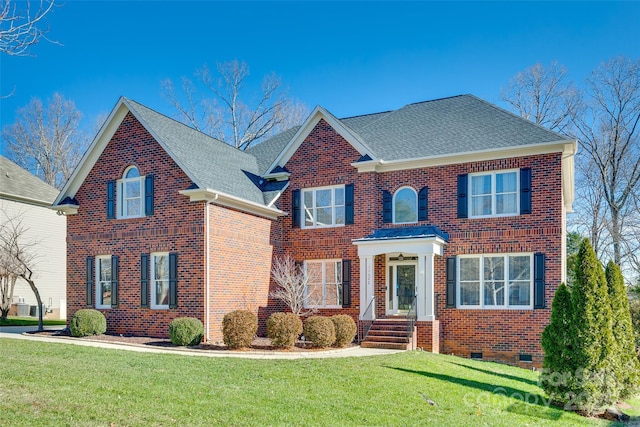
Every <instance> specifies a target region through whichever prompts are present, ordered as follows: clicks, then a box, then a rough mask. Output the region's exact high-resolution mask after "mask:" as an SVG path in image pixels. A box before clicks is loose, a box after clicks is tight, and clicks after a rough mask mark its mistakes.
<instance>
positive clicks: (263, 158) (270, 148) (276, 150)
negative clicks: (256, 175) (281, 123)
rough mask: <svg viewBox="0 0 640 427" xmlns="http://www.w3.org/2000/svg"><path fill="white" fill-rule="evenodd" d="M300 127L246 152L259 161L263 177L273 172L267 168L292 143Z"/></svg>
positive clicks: (282, 133) (293, 128)
mask: <svg viewBox="0 0 640 427" xmlns="http://www.w3.org/2000/svg"><path fill="white" fill-rule="evenodd" d="M298 129H300V126H295V127H292V128H291V129H288V130H286V131H284V132H281V133H279V134H278V135H276V136H274V137H273V138H270V139H268V140H266V141H263V142H261V143H260V144H257V145H254V146H253V147H250V148H249V149H248V150H247V151H246V152H247V153H249V154H251V155H253V156H255V157H256V159H257V161H258V168H259V170H260V173H261V174H262V175H266V174H267V173H269V172H271V171H268V170H267V168H268V167H269V166H271V164H272V163H273V161H274V160H275V159H276V157H278V154H280V152H281V151H282V150H283V149H284V147H285V146H286V145H287V144H288V143H289V141H291V138H293V136H294V135H295V134H296V132H298Z"/></svg>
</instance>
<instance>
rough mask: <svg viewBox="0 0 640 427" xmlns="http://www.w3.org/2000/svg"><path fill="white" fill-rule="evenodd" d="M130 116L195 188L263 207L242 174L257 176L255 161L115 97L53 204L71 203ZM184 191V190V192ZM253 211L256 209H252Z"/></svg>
mask: <svg viewBox="0 0 640 427" xmlns="http://www.w3.org/2000/svg"><path fill="white" fill-rule="evenodd" d="M128 113H131V114H132V115H133V116H134V117H135V118H136V120H138V121H139V122H140V123H141V124H142V125H143V126H144V128H145V129H146V130H147V131H148V132H149V133H150V134H151V136H152V137H153V138H154V140H155V141H156V142H157V143H158V144H160V146H161V147H162V148H163V149H164V150H165V151H166V152H167V154H168V155H169V156H170V157H171V158H172V159H173V160H174V161H175V163H176V164H177V165H178V166H179V167H180V168H181V169H182V170H183V171H184V173H185V174H186V175H187V176H188V177H189V179H191V181H192V182H193V183H194V186H192V187H193V188H191V190H193V189H194V188H198V189H201V190H203V191H209V192H215V193H220V194H223V195H225V196H230V197H231V198H233V199H234V200H235V201H236V202H234V203H236V204H237V203H240V204H241V203H242V200H245V201H247V202H249V203H250V204H251V205H252V206H254V205H262V206H264V205H265V201H264V195H263V194H262V191H261V189H260V188H259V187H257V186H256V185H255V184H254V183H253V182H252V180H251V179H249V178H248V177H247V175H246V174H245V172H249V173H252V174H258V173H259V170H258V163H257V160H256V158H255V157H254V156H252V155H250V154H248V153H245V152H243V151H240V150H238V149H236V148H234V147H231V146H229V145H228V144H226V143H224V142H222V141H219V140H216V139H214V138H211V137H210V136H208V135H205V134H203V133H201V132H199V131H196V130H195V129H192V128H190V127H188V126H186V125H184V124H182V123H180V122H178V121H176V120H173V119H171V118H169V117H166V116H164V115H162V114H160V113H157V112H156V111H153V110H151V109H149V108H147V107H145V106H143V105H141V104H139V103H137V102H135V101H132V100H129V99H126V98H124V97H123V98H120V99H119V100H118V102H117V104H116V106H115V108H114V109H113V111H112V112H111V114H110V115H109V117H108V118H107V120H106V121H105V124H104V125H103V126H102V128H101V129H100V131H99V132H98V134H97V135H96V137H95V138H94V140H93V141H92V143H91V145H90V146H89V148H88V149H87V152H86V153H85V155H84V156H83V158H82V160H81V161H80V164H79V165H78V166H77V167H76V169H75V170H74V172H73V175H72V176H71V178H70V179H69V181H68V182H67V184H66V185H65V187H64V188H63V190H62V192H61V193H60V195H59V196H58V198H57V199H56V201H55V204H56V205H57V204H60V203H61V201H63V200H64V199H65V198H67V197H71V198H73V197H74V196H75V194H76V192H77V191H78V190H79V188H80V186H81V185H82V182H84V180H85V179H86V177H87V175H88V174H89V172H90V171H91V169H92V168H93V166H94V165H95V164H96V162H97V161H98V159H99V158H100V155H101V154H102V152H103V151H104V149H105V147H106V146H107V144H108V143H109V141H110V140H111V138H112V137H113V135H114V133H115V132H116V130H117V129H118V127H119V126H120V124H121V123H122V121H123V120H124V118H125V117H126V115H127V114H128ZM185 190H187V189H185ZM254 207H255V206H254Z"/></svg>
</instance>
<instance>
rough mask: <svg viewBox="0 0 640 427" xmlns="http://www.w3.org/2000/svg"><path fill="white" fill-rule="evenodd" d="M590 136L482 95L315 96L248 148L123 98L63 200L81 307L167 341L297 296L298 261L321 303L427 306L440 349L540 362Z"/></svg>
mask: <svg viewBox="0 0 640 427" xmlns="http://www.w3.org/2000/svg"><path fill="white" fill-rule="evenodd" d="M576 147H577V141H576V140H572V139H567V138H566V137H564V136H562V135H559V134H556V133H553V132H551V131H549V130H547V129H544V128H542V127H540V126H537V125H535V124H533V123H531V122H529V121H527V120H524V119H522V118H520V117H517V116H515V115H513V114H511V113H508V112H506V111H504V110H502V109H500V108H498V107H496V106H494V105H492V104H489V103H487V102H485V101H483V100H481V99H478V98H476V97H474V96H472V95H463V96H456V97H451V98H445V99H439V100H434V101H427V102H422V103H416V104H411V105H407V106H405V107H403V108H400V109H398V110H395V111H389V112H383V113H377V114H370V115H364V116H358V117H351V118H346V119H337V118H336V117H334V116H333V115H332V114H331V113H329V112H328V111H327V110H325V109H324V108H322V107H316V108H315V109H314V111H313V112H312V113H311V115H310V116H309V117H308V118H307V119H306V121H305V122H304V123H303V124H302V125H301V126H300V127H296V128H294V129H290V130H289V131H285V132H283V133H281V134H279V135H277V136H275V137H274V138H272V139H270V140H268V141H265V142H262V143H261V144H258V145H256V146H255V147H252V148H251V149H249V150H248V151H246V152H242V151H238V150H236V149H235V148H232V147H230V146H228V145H226V144H224V143H222V142H220V141H217V140H214V139H212V138H210V137H208V136H206V135H204V134H202V133H199V132H197V131H195V130H193V129H191V128H189V127H187V126H184V125H182V124H180V123H178V122H176V121H174V120H172V119H170V118H167V117H165V116H163V115H161V114H159V113H157V112H154V111H152V110H150V109H148V108H146V107H144V106H142V105H140V104H138V103H136V102H133V101H131V100H128V99H125V98H121V99H120V100H119V101H118V103H117V105H116V107H115V109H114V110H113V112H112V113H111V115H110V116H109V118H108V119H107V122H106V124H105V125H104V126H103V128H102V129H101V130H100V132H99V134H98V135H97V137H96V138H95V140H94V141H93V143H92V145H91V146H90V148H89V150H88V151H87V153H86V154H85V156H84V158H83V160H82V161H81V163H80V165H79V166H78V168H77V169H76V171H75V172H74V175H73V176H72V178H71V179H70V181H69V182H68V183H67V185H66V186H65V188H64V189H63V190H62V192H61V193H60V195H59V196H58V199H57V200H56V201H55V203H54V206H53V207H54V208H55V209H57V210H59V211H60V212H62V213H65V214H66V215H68V235H67V236H68V237H67V241H68V245H69V254H70V255H69V258H68V298H69V311H70V314H71V315H72V314H73V313H74V312H75V311H76V310H78V309H80V308H84V307H95V308H98V309H100V310H102V311H103V312H104V313H105V315H106V317H107V324H108V329H109V331H110V332H115V333H131V334H140V335H150V336H166V335H167V329H168V324H169V322H170V321H171V320H172V319H173V318H175V317H178V316H194V317H197V318H199V319H201V320H202V321H203V323H204V324H205V335H206V337H205V338H206V339H207V340H211V341H220V340H221V321H222V317H223V316H224V314H225V313H227V312H229V311H232V310H234V309H250V310H254V311H255V312H256V313H258V315H259V316H260V319H261V324H263V323H264V320H265V319H266V317H267V316H268V315H269V314H270V313H271V312H273V311H278V310H282V309H283V307H282V306H281V305H280V304H279V303H278V302H276V301H273V300H270V298H269V289H270V288H271V289H272V288H273V286H274V284H273V283H270V277H269V276H270V269H271V263H272V259H273V257H274V256H279V255H290V256H292V257H293V258H294V259H295V260H296V261H298V262H300V263H302V265H303V266H304V268H305V270H306V271H307V272H308V273H309V275H310V276H311V283H310V285H309V289H308V294H309V295H310V296H311V299H312V300H313V301H314V304H315V305H317V307H318V310H319V313H320V314H323V315H333V314H348V315H350V316H352V317H353V318H354V319H356V320H360V319H363V320H364V321H362V324H367V325H368V324H369V323H370V322H368V321H367V320H368V319H374V318H375V319H378V320H377V321H376V322H377V323H379V324H380V325H382V324H383V322H382V321H380V319H383V318H389V319H403V318H405V317H406V316H407V315H409V316H410V317H412V315H414V314H415V316H416V317H417V323H416V326H417V345H418V346H419V347H422V348H424V349H426V350H429V351H433V352H445V353H455V354H458V355H461V356H465V357H481V358H484V359H489V360H501V361H505V362H508V363H520V362H527V363H528V362H532V363H533V364H535V365H540V364H541V361H542V356H543V355H542V350H541V347H540V335H541V333H542V330H543V329H544V327H545V326H546V325H547V324H548V323H549V316H550V308H551V307H550V306H551V301H552V299H553V295H554V292H555V290H556V288H557V286H558V285H559V284H560V282H561V281H563V280H564V271H565V268H564V264H565V214H566V212H567V211H568V210H570V209H571V204H572V200H573V155H574V153H575V150H576ZM402 321H404V320H402ZM402 321H401V322H402ZM401 325H402V323H401ZM404 327H405V334H406V326H404ZM400 329H402V327H401V328H400ZM382 345H384V344H382Z"/></svg>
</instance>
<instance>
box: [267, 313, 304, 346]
mask: <svg viewBox="0 0 640 427" xmlns="http://www.w3.org/2000/svg"><path fill="white" fill-rule="evenodd" d="M301 333H302V321H301V320H300V318H299V317H298V316H296V315H295V314H293V313H273V314H272V315H271V316H269V318H268V319H267V337H269V339H270V340H271V344H272V345H273V346H274V347H277V348H291V347H293V346H294V345H295V343H296V338H298V335H300V334H301Z"/></svg>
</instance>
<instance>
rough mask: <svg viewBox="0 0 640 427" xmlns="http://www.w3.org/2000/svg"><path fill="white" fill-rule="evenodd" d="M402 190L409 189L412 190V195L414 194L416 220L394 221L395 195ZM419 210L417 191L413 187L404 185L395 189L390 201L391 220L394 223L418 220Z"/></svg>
mask: <svg viewBox="0 0 640 427" xmlns="http://www.w3.org/2000/svg"><path fill="white" fill-rule="evenodd" d="M402 190H411V191H412V192H413V195H414V196H415V199H416V220H415V221H408V222H396V196H397V195H398V193H400V192H401V191H402ZM419 210H420V208H419V206H418V192H417V191H416V190H415V189H414V188H413V187H410V186H408V185H405V186H404V187H400V188H398V189H397V190H396V192H395V193H393V199H392V201H391V217H392V222H393V223H394V224H416V223H417V222H418V211H419Z"/></svg>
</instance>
